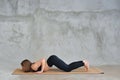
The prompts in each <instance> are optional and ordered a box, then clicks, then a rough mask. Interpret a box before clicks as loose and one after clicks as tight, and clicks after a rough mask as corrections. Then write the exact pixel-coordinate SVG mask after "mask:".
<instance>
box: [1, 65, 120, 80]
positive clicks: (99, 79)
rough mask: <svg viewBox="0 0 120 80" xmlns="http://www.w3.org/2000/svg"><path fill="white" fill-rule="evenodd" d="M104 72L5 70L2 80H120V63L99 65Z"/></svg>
mask: <svg viewBox="0 0 120 80" xmlns="http://www.w3.org/2000/svg"><path fill="white" fill-rule="evenodd" d="M97 67H98V68H100V69H102V70H103V71H104V74H69V75H68V74H67V75H11V73H12V72H7V71H6V73H5V72H4V74H1V75H0V77H1V79H2V80H120V65H109V66H108V65H106V66H97Z"/></svg>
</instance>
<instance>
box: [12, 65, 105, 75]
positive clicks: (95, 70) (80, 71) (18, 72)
mask: <svg viewBox="0 0 120 80" xmlns="http://www.w3.org/2000/svg"><path fill="white" fill-rule="evenodd" d="M12 74H13V75H31V74H37V73H35V72H23V71H22V70H21V69H19V68H18V69H15V70H14V71H13V73H12ZM41 74H48V75H49V74H104V72H103V71H102V70H100V69H98V68H95V67H91V68H90V69H89V70H88V71H85V70H84V68H78V69H75V70H73V71H71V72H64V71H61V70H59V69H56V68H52V69H50V70H49V71H47V72H43V73H41Z"/></svg>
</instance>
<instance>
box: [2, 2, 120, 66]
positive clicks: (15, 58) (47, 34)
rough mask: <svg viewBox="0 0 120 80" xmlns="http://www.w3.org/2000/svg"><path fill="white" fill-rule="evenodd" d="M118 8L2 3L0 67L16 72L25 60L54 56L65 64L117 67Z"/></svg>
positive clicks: (90, 4) (119, 58)
mask: <svg viewBox="0 0 120 80" xmlns="http://www.w3.org/2000/svg"><path fill="white" fill-rule="evenodd" d="M119 4H120V1H119V0H109V1H108V0H0V59H1V62H0V63H2V64H3V65H6V66H8V65H9V64H6V63H4V62H10V63H12V64H15V65H16V66H18V65H19V63H20V61H21V60H22V59H24V58H29V59H30V60H37V59H39V58H41V57H46V58H47V57H48V56H49V55H51V54H56V55H58V56H60V57H61V58H62V59H64V60H65V61H66V62H71V61H75V60H81V59H88V60H89V61H90V63H91V65H104V64H120V5H119ZM9 59H10V60H9ZM16 66H15V67H16ZM11 68H13V66H11Z"/></svg>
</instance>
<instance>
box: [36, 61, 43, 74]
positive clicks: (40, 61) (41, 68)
mask: <svg viewBox="0 0 120 80" xmlns="http://www.w3.org/2000/svg"><path fill="white" fill-rule="evenodd" d="M40 62H41V71H37V72H36V73H42V72H43V71H44V69H45V59H42V60H41V61H40Z"/></svg>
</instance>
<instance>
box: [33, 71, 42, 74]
mask: <svg viewBox="0 0 120 80" xmlns="http://www.w3.org/2000/svg"><path fill="white" fill-rule="evenodd" d="M35 73H37V74H41V73H43V71H37V72H35Z"/></svg>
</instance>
